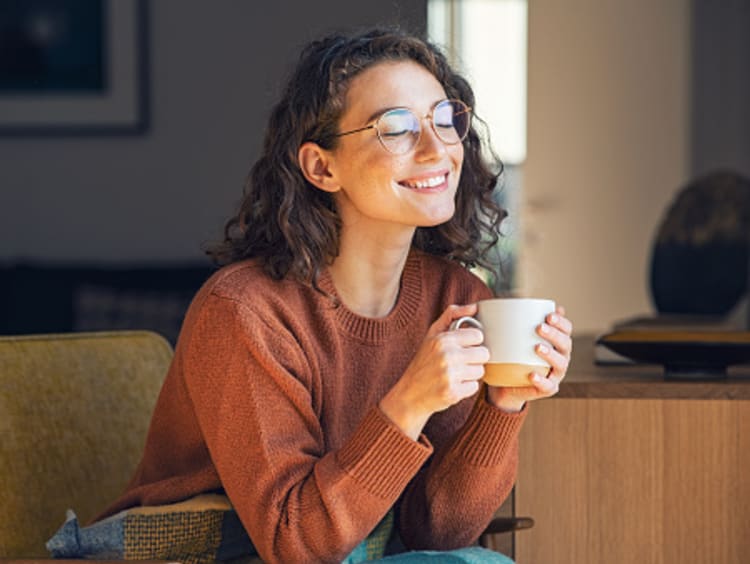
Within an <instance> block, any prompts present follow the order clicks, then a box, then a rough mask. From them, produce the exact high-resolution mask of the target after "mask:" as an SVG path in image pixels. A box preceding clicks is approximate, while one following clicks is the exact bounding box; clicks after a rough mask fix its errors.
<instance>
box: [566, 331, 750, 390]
mask: <svg viewBox="0 0 750 564" xmlns="http://www.w3.org/2000/svg"><path fill="white" fill-rule="evenodd" d="M555 397H557V398H612V399H615V398H623V399H625V398H641V399H703V400H705V399H716V400H750V365H742V366H732V367H730V368H729V371H728V377H727V378H724V379H717V380H665V378H664V369H663V367H661V366H659V365H655V364H633V365H609V364H608V365H600V364H596V363H595V362H594V336H593V335H581V336H577V337H574V339H573V355H572V359H571V365H570V368H569V369H568V374H567V376H566V377H565V380H563V382H562V384H561V385H560V391H559V393H558V394H557V396H555Z"/></svg>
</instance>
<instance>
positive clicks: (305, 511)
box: [184, 295, 432, 563]
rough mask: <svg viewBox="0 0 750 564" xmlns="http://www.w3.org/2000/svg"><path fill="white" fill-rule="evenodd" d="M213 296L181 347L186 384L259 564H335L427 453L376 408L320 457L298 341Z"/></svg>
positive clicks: (322, 448)
mask: <svg viewBox="0 0 750 564" xmlns="http://www.w3.org/2000/svg"><path fill="white" fill-rule="evenodd" d="M273 323H274V320H273V319H271V320H264V319H261V318H260V317H259V316H257V315H255V314H254V313H253V312H252V311H249V310H248V309H247V307H246V306H244V305H242V304H240V303H237V302H236V301H234V300H232V299H228V298H224V297H219V296H216V295H211V296H209V297H208V298H207V299H206V302H205V303H204V304H203V307H202V308H201V312H200V314H199V315H198V316H197V318H196V320H195V322H194V326H193V327H192V328H191V334H190V338H189V341H188V342H187V343H186V347H185V349H184V377H185V384H186V387H187V390H188V394H189V396H190V398H191V401H192V403H193V406H194V411H195V413H196V417H197V419H198V424H199V426H200V430H201V433H202V434H203V436H204V439H205V441H206V444H207V446H208V450H209V452H210V456H211V458H212V460H213V462H214V465H215V467H216V469H217V472H218V474H219V477H220V479H221V483H222V485H223V486H224V489H225V490H226V492H227V495H228V496H229V498H230V500H231V501H232V504H233V506H234V507H235V509H236V510H237V513H238V515H239V517H240V519H241V521H242V523H243V525H244V526H245V528H246V530H247V531H248V533H249V535H250V537H251V539H252V541H253V544H254V545H255V547H256V548H257V550H258V552H259V554H260V555H261V557H262V558H263V560H264V561H265V562H269V563H272V562H303V561H316V562H340V561H341V560H342V559H343V558H345V557H346V556H347V555H348V554H349V553H350V552H351V551H352V550H353V549H354V547H355V546H356V545H357V544H359V543H360V542H361V541H362V540H363V539H364V538H365V537H366V536H367V535H368V534H369V533H370V532H371V530H372V529H373V528H374V527H375V526H376V525H377V523H378V522H379V521H380V520H381V519H382V518H383V516H384V515H385V514H386V513H387V512H388V510H389V509H390V508H391V507H392V506H393V504H394V503H395V501H396V500H397V499H398V497H399V496H400V495H401V493H402V492H403V490H404V489H405V487H406V486H407V484H408V483H409V482H410V480H412V479H413V477H414V476H415V475H416V473H417V472H418V470H419V468H420V467H421V466H422V465H423V464H424V463H425V461H426V460H427V458H428V457H429V456H430V454H431V453H432V447H431V445H430V444H429V442H428V441H426V440H422V441H420V442H415V441H411V440H410V439H409V438H408V437H406V436H404V435H403V434H402V433H401V432H400V431H399V430H398V429H397V428H395V427H394V426H393V424H392V423H390V422H389V421H388V420H387V418H386V417H385V416H384V415H383V414H382V413H381V412H380V411H379V410H378V409H376V408H373V409H372V410H370V411H369V412H367V413H365V414H363V418H362V420H361V422H360V424H359V426H358V427H357V428H356V429H355V431H354V433H353V434H352V436H351V437H350V439H349V440H348V442H346V443H345V444H344V445H343V446H342V448H341V449H339V450H337V451H331V452H326V445H325V438H324V436H323V432H322V429H321V426H320V422H319V419H318V416H317V413H316V408H315V403H316V397H315V396H316V394H317V393H318V391H319V390H316V387H315V383H314V382H313V380H312V376H311V374H310V372H311V371H310V368H309V362H308V361H307V359H306V356H305V351H304V350H303V348H302V346H301V345H300V343H298V342H297V341H295V340H294V339H292V338H291V336H290V335H289V334H287V333H285V332H284V329H283V327H277V326H274V325H273Z"/></svg>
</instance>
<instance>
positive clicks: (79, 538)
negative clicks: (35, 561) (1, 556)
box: [47, 494, 256, 564]
mask: <svg viewBox="0 0 750 564" xmlns="http://www.w3.org/2000/svg"><path fill="white" fill-rule="evenodd" d="M47 549H48V550H49V551H50V553H51V554H52V556H53V557H55V558H99V559H122V560H179V561H180V562H184V563H185V564H203V563H210V562H216V561H222V560H232V559H235V558H240V557H243V556H253V555H255V554H256V552H255V549H254V548H253V545H252V543H251V542H250V538H249V537H248V536H247V533H246V532H245V530H244V528H243V527H242V524H241V523H240V520H239V518H238V517H237V513H236V512H235V511H234V510H233V509H232V506H231V505H230V503H229V500H228V499H227V498H226V496H223V495H216V494H204V495H200V496H197V497H194V498H192V499H189V500H186V501H183V502H180V503H174V504H170V505H162V506H158V507H135V508H133V509H128V510H125V511H122V512H120V513H118V514H116V515H113V516H111V517H109V518H107V519H104V520H102V521H99V522H97V523H94V524H93V525H90V526H88V527H81V526H80V525H79V523H78V519H77V517H76V516H75V513H73V512H72V511H68V518H67V520H66V521H65V523H64V524H63V526H62V527H61V528H60V530H58V532H57V533H55V535H54V536H53V537H52V538H51V539H50V540H49V541H47Z"/></svg>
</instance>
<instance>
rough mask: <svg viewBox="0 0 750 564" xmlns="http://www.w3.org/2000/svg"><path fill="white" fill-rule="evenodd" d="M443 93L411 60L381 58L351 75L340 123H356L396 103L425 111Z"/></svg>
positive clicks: (427, 73) (424, 70)
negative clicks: (358, 72) (383, 59)
mask: <svg viewBox="0 0 750 564" xmlns="http://www.w3.org/2000/svg"><path fill="white" fill-rule="evenodd" d="M445 97H446V94H445V90H444V88H443V86H442V85H441V84H440V82H438V80H437V79H436V78H435V76H434V75H433V74H432V73H431V72H430V71H428V70H427V69H426V68H425V67H423V66H422V65H420V64H418V63H415V62H414V61H385V62H382V63H377V64H375V65H373V66H371V67H369V68H367V69H365V70H364V71H362V72H361V73H360V74H358V75H357V76H355V77H354V78H353V79H352V81H351V83H350V85H349V89H348V91H347V93H346V107H345V109H344V114H343V116H342V118H341V123H342V125H345V124H347V123H351V124H353V125H357V124H360V123H362V121H363V120H366V119H367V118H368V117H370V116H371V115H372V114H373V113H375V112H378V111H381V110H382V111H385V110H387V109H389V108H394V107H397V106H405V107H408V108H410V109H412V110H414V111H416V112H418V113H421V114H426V113H427V112H429V111H430V108H432V106H433V105H434V104H435V102H438V101H439V100H442V99H444V98H445Z"/></svg>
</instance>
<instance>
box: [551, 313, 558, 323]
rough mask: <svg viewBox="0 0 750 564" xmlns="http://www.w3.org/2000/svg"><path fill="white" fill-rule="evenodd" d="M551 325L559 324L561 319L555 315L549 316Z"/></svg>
mask: <svg viewBox="0 0 750 564" xmlns="http://www.w3.org/2000/svg"><path fill="white" fill-rule="evenodd" d="M549 320H550V323H557V322H558V321H559V318H558V317H557V316H556V315H555V314H554V313H553V314H552V315H550V316H549Z"/></svg>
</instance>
